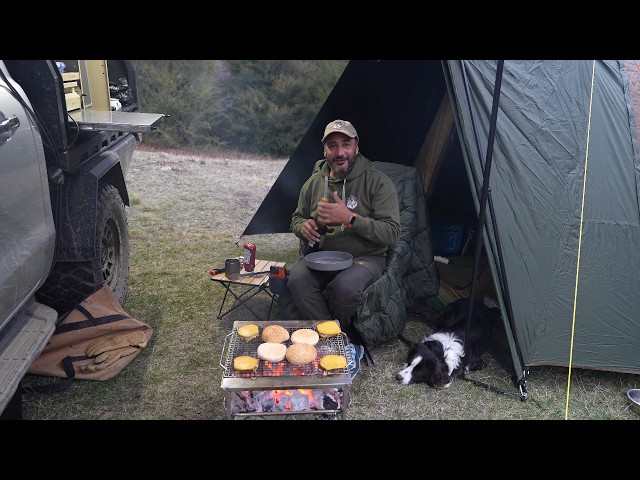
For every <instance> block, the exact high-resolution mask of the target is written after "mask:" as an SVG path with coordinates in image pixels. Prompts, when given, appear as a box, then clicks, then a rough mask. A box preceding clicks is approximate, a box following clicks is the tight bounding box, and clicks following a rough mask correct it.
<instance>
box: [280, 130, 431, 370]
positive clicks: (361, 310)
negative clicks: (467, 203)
mask: <svg viewBox="0 0 640 480" xmlns="http://www.w3.org/2000/svg"><path fill="white" fill-rule="evenodd" d="M358 140H359V139H358V135H357V132H356V130H355V128H354V127H353V125H352V124H351V123H349V122H347V121H343V120H335V121H333V122H330V123H329V124H328V125H327V127H326V129H325V133H324V136H323V138H322V143H323V147H324V155H325V158H326V160H319V161H318V162H316V165H315V167H314V171H313V174H312V175H311V177H310V178H309V179H308V180H307V182H306V183H305V184H304V185H303V187H302V189H301V192H300V197H299V201H298V207H297V209H296V211H295V212H294V214H293V217H292V221H291V230H292V231H293V232H294V233H295V234H296V236H298V237H299V238H300V240H301V252H300V253H301V256H300V259H299V261H297V262H296V263H295V264H293V265H292V266H291V268H290V272H289V281H288V289H289V292H290V298H289V296H288V295H286V294H285V295H281V299H280V308H281V314H282V318H285V319H294V318H298V319H308V320H319V319H320V320H321V319H327V318H335V319H338V320H339V321H340V324H341V326H342V328H343V330H344V331H345V332H346V333H347V335H348V336H350V338H352V340H354V341H355V342H356V343H360V344H361V345H363V346H373V345H375V344H378V343H380V342H383V341H387V340H390V339H392V338H395V337H397V336H398V335H399V334H400V333H401V332H402V330H403V329H404V326H405V321H406V309H405V299H407V300H413V297H414V296H415V295H418V293H417V292H413V295H409V296H407V293H406V284H405V281H406V278H407V276H406V273H407V270H408V267H409V263H408V262H412V261H413V262H414V264H413V277H414V278H418V277H420V278H421V279H422V280H424V278H423V277H425V276H426V277H427V278H430V279H433V280H434V282H432V283H431V285H430V286H428V288H426V289H425V294H426V296H431V295H434V294H436V293H437V284H438V282H437V270H436V269H435V265H434V264H433V256H432V255H431V249H430V240H429V236H428V235H429V232H428V229H427V228H428V224H427V223H426V210H425V209H424V193H423V191H422V187H421V182H420V178H419V176H418V172H417V170H416V169H414V168H413V167H405V166H402V165H396V164H387V163H384V162H371V161H370V160H368V159H367V158H366V157H364V156H363V155H362V154H360V152H359V144H358ZM387 167H388V169H389V171H390V172H392V174H393V175H394V176H395V177H396V179H397V181H396V180H394V179H392V178H391V177H390V176H389V175H387V174H386V173H383V170H384V169H385V168H387ZM398 182H400V183H398ZM398 184H400V185H401V186H402V192H401V193H400V192H399V191H398V190H396V185H398ZM322 197H325V198H326V199H327V200H328V201H319V200H320V199H321V198H322ZM401 202H402V209H401V206H400V204H401ZM401 210H402V211H401ZM420 215H422V219H419V218H417V217H419V216H420ZM401 218H404V220H405V221H404V222H403V225H402V229H401V225H400V220H401ZM318 223H320V224H321V225H328V226H329V231H327V232H326V233H324V235H323V236H321V233H322V230H321V229H320V228H319V226H318ZM418 232H419V233H421V234H422V235H421V239H422V240H426V241H425V244H424V245H422V246H421V247H418V248H416V251H417V253H418V255H416V254H415V252H414V249H413V248H412V246H411V242H412V241H413V240H414V238H415V237H416V235H417V233H418ZM425 234H426V238H425V237H424V235H425ZM319 244H322V251H339V252H347V253H350V254H351V255H352V256H353V263H352V264H351V265H350V266H348V268H344V269H342V265H341V269H339V270H335V271H334V270H325V269H324V268H323V269H321V270H317V269H314V268H309V267H308V266H307V262H305V261H300V260H302V257H304V256H305V255H306V254H308V253H309V252H310V251H311V249H310V247H309V246H310V245H313V246H317V245H319ZM425 254H426V259H425V258H424V257H425ZM423 285H424V282H423V284H422V285H421V286H420V287H418V288H422V286H423ZM423 298H426V297H423ZM359 353H360V352H359ZM368 360H369V361H370V362H371V361H372V360H371V359H370V358H368Z"/></svg>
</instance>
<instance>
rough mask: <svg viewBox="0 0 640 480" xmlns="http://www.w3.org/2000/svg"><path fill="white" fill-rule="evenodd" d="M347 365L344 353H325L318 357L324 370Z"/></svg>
mask: <svg viewBox="0 0 640 480" xmlns="http://www.w3.org/2000/svg"><path fill="white" fill-rule="evenodd" d="M346 366H347V358H346V357H345V356H344V355H325V356H324V357H322V358H321V359H320V367H322V368H324V369H325V370H336V369H338V368H345V367H346Z"/></svg>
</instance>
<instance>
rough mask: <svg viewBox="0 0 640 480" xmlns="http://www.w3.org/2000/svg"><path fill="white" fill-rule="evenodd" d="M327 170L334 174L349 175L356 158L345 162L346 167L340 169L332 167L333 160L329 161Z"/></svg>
mask: <svg viewBox="0 0 640 480" xmlns="http://www.w3.org/2000/svg"><path fill="white" fill-rule="evenodd" d="M328 163H329V168H330V169H331V170H332V171H333V172H336V173H344V174H347V173H349V172H350V171H351V170H353V166H354V165H355V163H356V158H355V157H353V158H351V159H350V160H347V166H346V167H342V168H337V167H335V166H334V165H333V160H330V161H329V162H328Z"/></svg>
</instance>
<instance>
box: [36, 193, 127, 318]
mask: <svg viewBox="0 0 640 480" xmlns="http://www.w3.org/2000/svg"><path fill="white" fill-rule="evenodd" d="M95 246H96V251H97V252H99V253H98V256H97V257H96V258H93V259H91V260H87V261H85V262H58V263H56V264H55V265H54V267H53V270H52V271H51V273H50V275H49V277H48V278H47V281H46V282H45V283H44V285H43V286H42V287H41V288H40V290H38V293H37V294H36V297H37V298H38V301H40V302H42V303H44V304H46V305H48V306H50V307H52V308H54V309H55V310H57V312H58V314H59V315H63V314H64V313H66V312H68V311H69V310H71V309H73V308H74V307H75V306H76V305H78V304H79V303H80V302H81V301H82V300H83V299H85V298H86V297H87V296H88V295H90V294H91V293H93V292H94V291H95V290H97V289H99V288H100V287H102V285H103V284H104V283H105V282H106V283H107V285H109V287H110V288H111V290H113V293H114V295H115V297H116V299H117V300H118V301H119V302H120V304H121V305H123V304H124V302H125V300H126V298H127V293H128V289H129V265H130V252H129V227H128V224H127V216H126V212H125V208H124V204H123V202H122V198H120V194H119V193H118V190H117V189H116V188H115V187H114V186H112V185H108V184H102V183H101V184H99V187H98V208H97V215H96V233H95Z"/></svg>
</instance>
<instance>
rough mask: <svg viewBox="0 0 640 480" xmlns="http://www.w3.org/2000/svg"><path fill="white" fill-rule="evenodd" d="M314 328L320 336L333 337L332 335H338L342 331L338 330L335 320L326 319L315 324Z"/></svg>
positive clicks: (338, 326)
mask: <svg viewBox="0 0 640 480" xmlns="http://www.w3.org/2000/svg"><path fill="white" fill-rule="evenodd" d="M316 330H317V331H318V333H319V334H320V336H321V337H333V336H334V335H338V334H339V333H341V332H342V330H340V325H338V322H336V321H335V320H328V321H326V322H321V323H319V324H317V325H316Z"/></svg>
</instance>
